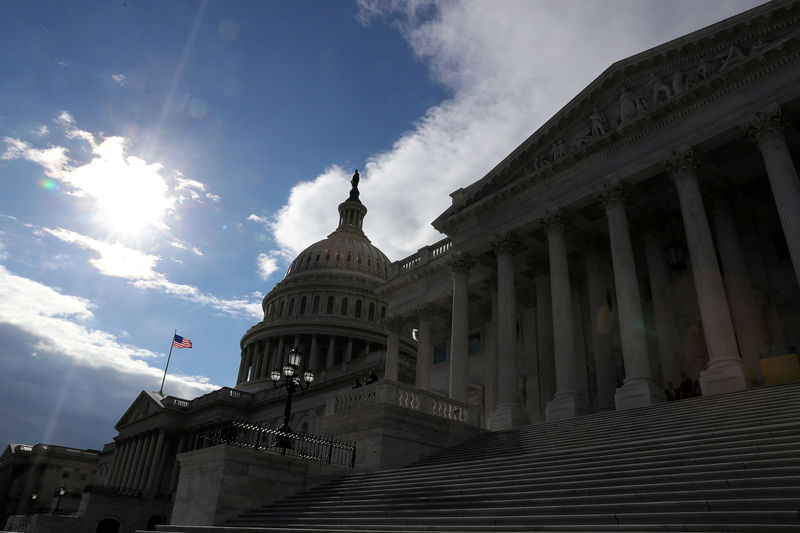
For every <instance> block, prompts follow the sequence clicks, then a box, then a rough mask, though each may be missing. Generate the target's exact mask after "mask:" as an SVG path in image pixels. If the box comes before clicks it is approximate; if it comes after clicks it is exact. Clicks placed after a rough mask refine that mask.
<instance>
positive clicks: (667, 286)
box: [643, 217, 683, 388]
mask: <svg viewBox="0 0 800 533" xmlns="http://www.w3.org/2000/svg"><path fill="white" fill-rule="evenodd" d="M643 227H644V228H645V231H644V238H643V241H644V250H645V255H646V256H647V274H648V276H649V278H650V294H651V295H652V296H653V314H654V317H655V331H656V341H657V344H658V356H659V361H660V362H661V374H662V375H663V377H664V383H663V385H664V386H665V388H666V385H667V384H668V383H672V385H673V386H674V387H676V388H677V387H678V385H679V384H680V381H681V379H680V372H681V364H682V361H681V360H680V359H679V354H681V353H682V352H683V349H682V348H681V347H680V345H679V344H678V336H677V328H676V327H675V305H674V301H673V299H672V282H671V279H670V273H669V266H668V261H667V254H666V253H665V252H664V244H663V241H662V239H661V230H662V229H663V227H664V221H663V220H662V219H661V218H659V217H650V218H649V219H648V220H647V221H645V222H644V223H643Z"/></svg>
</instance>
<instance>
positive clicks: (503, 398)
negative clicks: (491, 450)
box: [487, 233, 529, 431]
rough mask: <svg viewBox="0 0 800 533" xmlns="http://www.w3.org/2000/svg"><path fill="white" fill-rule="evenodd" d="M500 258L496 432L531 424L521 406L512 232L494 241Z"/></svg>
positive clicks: (493, 427) (491, 419)
mask: <svg viewBox="0 0 800 533" xmlns="http://www.w3.org/2000/svg"><path fill="white" fill-rule="evenodd" d="M492 247H493V248H494V251H495V254H496V255H497V408H496V409H495V410H494V412H492V413H490V414H489V417H488V419H487V423H488V426H489V429H491V430H493V431H497V430H503V429H510V428H512V427H517V426H521V425H523V424H527V423H528V422H529V421H528V418H527V417H526V416H525V413H523V411H522V408H521V407H520V403H519V384H518V383H519V369H518V361H517V292H516V286H515V282H514V251H515V250H516V249H517V248H518V247H519V242H518V241H517V239H516V237H515V236H514V235H513V234H511V233H504V234H502V235H498V236H497V237H495V239H494V240H493V241H492Z"/></svg>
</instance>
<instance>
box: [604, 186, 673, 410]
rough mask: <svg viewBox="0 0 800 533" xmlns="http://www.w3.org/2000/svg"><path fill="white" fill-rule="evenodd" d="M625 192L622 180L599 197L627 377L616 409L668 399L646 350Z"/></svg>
mask: <svg viewBox="0 0 800 533" xmlns="http://www.w3.org/2000/svg"><path fill="white" fill-rule="evenodd" d="M625 197H626V193H625V191H624V189H623V187H622V183H621V182H620V181H619V180H613V181H611V182H610V183H607V184H605V185H604V186H603V190H602V191H601V192H600V193H599V194H598V199H599V200H600V201H601V202H602V203H603V207H604V208H605V210H606V216H607V217H608V234H609V239H610V241H611V259H612V263H613V265H614V285H615V287H616V292H617V309H618V316H619V329H620V337H621V341H622V357H623V361H624V363H625V381H624V382H623V385H622V387H620V388H619V389H617V392H616V394H615V395H614V401H615V403H616V405H617V410H621V409H630V408H632V407H641V406H643V405H651V404H654V403H658V402H663V401H664V400H665V396H664V389H662V388H661V387H659V386H658V385H657V384H656V381H655V379H654V378H653V372H652V370H651V369H650V356H649V355H648V353H647V338H646V337H645V328H644V327H643V325H644V323H645V322H644V313H643V312H642V301H641V298H640V297H639V281H638V278H637V277H636V263H635V262H634V259H633V247H632V245H631V234H630V229H629V228H628V217H627V215H626V213H625Z"/></svg>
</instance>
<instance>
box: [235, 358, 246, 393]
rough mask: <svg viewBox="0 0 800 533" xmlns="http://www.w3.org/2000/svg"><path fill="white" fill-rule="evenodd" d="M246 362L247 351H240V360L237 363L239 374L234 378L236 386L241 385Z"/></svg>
mask: <svg viewBox="0 0 800 533" xmlns="http://www.w3.org/2000/svg"><path fill="white" fill-rule="evenodd" d="M246 361H247V351H246V350H242V355H241V359H240V361H239V374H237V376H236V384H237V385H238V384H239V383H242V382H243V381H244V380H245V379H244V371H245V362H246Z"/></svg>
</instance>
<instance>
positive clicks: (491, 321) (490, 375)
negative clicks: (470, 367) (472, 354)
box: [483, 278, 500, 422]
mask: <svg viewBox="0 0 800 533" xmlns="http://www.w3.org/2000/svg"><path fill="white" fill-rule="evenodd" d="M487 284H488V286H489V299H490V304H489V306H488V309H485V311H484V313H483V314H484V315H485V316H486V317H487V319H488V326H487V328H486V330H487V331H486V333H487V338H486V351H485V354H486V355H484V360H485V361H486V363H485V364H486V367H485V371H484V376H485V377H484V379H485V380H486V385H485V387H486V388H485V391H484V394H485V396H486V397H485V399H484V402H485V405H484V410H485V412H486V416H487V417H488V416H489V415H490V414H491V413H492V412H494V410H495V409H497V402H498V401H499V397H500V394H499V392H498V382H497V365H498V358H499V357H498V352H497V349H498V342H497V333H498V331H497V313H498V309H497V279H496V278H490V279H489V281H488V283H487ZM487 422H488V420H487Z"/></svg>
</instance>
